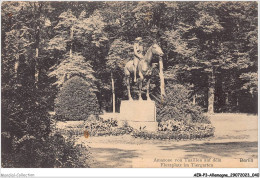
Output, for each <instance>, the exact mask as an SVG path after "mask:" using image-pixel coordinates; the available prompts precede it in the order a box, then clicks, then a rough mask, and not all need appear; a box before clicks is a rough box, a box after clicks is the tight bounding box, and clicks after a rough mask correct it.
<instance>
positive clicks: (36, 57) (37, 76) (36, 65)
mask: <svg viewBox="0 0 260 178" xmlns="http://www.w3.org/2000/svg"><path fill="white" fill-rule="evenodd" d="M39 43H40V27H39V25H37V28H36V39H35V74H34V78H35V85H36V87H37V84H38V81H39V61H38V58H39Z"/></svg>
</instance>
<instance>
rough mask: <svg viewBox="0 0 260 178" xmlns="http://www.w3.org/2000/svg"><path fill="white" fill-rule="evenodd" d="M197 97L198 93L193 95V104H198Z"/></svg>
mask: <svg viewBox="0 0 260 178" xmlns="http://www.w3.org/2000/svg"><path fill="white" fill-rule="evenodd" d="M196 97H197V94H194V95H193V96H192V104H193V105H195V104H196Z"/></svg>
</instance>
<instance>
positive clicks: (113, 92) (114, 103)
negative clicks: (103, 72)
mask: <svg viewBox="0 0 260 178" xmlns="http://www.w3.org/2000/svg"><path fill="white" fill-rule="evenodd" d="M111 80H112V94H113V113H115V112H116V96H115V86H114V85H115V84H114V79H113V73H111Z"/></svg>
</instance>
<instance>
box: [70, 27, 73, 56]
mask: <svg viewBox="0 0 260 178" xmlns="http://www.w3.org/2000/svg"><path fill="white" fill-rule="evenodd" d="M73 30H74V29H73V26H72V27H71V29H70V57H72V46H73V44H72V43H73V42H72V41H73Z"/></svg>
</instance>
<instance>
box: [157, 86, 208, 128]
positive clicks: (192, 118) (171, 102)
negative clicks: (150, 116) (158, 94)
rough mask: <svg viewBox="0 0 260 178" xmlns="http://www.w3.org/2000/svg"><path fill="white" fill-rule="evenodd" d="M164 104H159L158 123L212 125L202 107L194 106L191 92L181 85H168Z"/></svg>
mask: <svg viewBox="0 0 260 178" xmlns="http://www.w3.org/2000/svg"><path fill="white" fill-rule="evenodd" d="M165 92H166V96H167V97H165V99H164V101H163V102H157V103H156V105H157V106H156V107H157V121H159V122H161V121H166V120H176V121H185V122H199V123H210V120H209V119H208V117H206V116H204V115H203V113H202V109H201V107H199V106H198V105H193V104H192V103H191V101H190V99H189V90H188V89H187V88H185V87H184V86H183V85H180V84H168V85H167V86H166V90H165Z"/></svg>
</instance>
